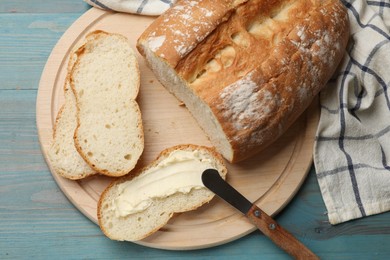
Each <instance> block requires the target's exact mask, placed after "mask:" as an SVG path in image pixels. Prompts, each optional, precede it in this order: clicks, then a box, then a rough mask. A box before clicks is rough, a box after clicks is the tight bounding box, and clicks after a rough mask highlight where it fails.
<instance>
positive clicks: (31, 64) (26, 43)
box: [0, 13, 81, 89]
mask: <svg viewBox="0 0 390 260" xmlns="http://www.w3.org/2000/svg"><path fill="white" fill-rule="evenodd" d="M80 15H81V14H78V13H77V14H67V15H66V16H60V15H58V14H17V15H10V14H0V24H1V26H0V71H1V74H0V82H1V89H37V88H38V83H39V79H40V76H41V73H42V70H43V67H44V65H45V63H46V60H47V58H48V57H49V54H50V52H51V50H52V48H53V47H54V45H55V44H56V42H57V41H58V39H59V38H60V37H61V35H62V34H63V33H64V32H65V31H66V30H67V28H68V27H69V26H70V25H71V24H72V23H73V21H74V20H75V19H77V18H78V17H79V16H80Z"/></svg>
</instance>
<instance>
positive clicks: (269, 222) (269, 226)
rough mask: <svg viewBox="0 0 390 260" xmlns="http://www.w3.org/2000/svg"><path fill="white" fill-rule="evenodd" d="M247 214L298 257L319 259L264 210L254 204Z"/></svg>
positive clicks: (282, 246) (266, 232) (278, 243)
mask: <svg viewBox="0 0 390 260" xmlns="http://www.w3.org/2000/svg"><path fill="white" fill-rule="evenodd" d="M246 216H247V217H248V218H249V219H250V220H251V221H252V222H253V223H254V224H255V225H256V226H257V228H258V229H260V231H261V232H263V234H264V235H266V236H267V237H269V238H270V239H271V240H272V241H273V242H274V243H275V244H276V245H278V246H279V247H280V248H282V249H283V250H284V251H286V252H287V253H288V254H289V255H291V256H293V257H294V258H296V259H319V257H318V256H316V255H315V254H314V253H313V252H312V251H310V250H309V249H308V248H307V247H305V245H303V244H302V243H301V242H299V241H298V240H297V239H296V238H295V237H294V236H293V235H291V233H289V232H288V231H287V230H285V229H284V228H282V227H281V226H279V224H278V223H277V222H276V221H275V220H273V219H272V218H271V217H270V216H268V215H267V214H266V213H265V212H264V211H262V210H261V209H260V208H258V207H257V206H256V205H253V206H252V208H251V209H250V210H249V211H248V213H247V214H246Z"/></svg>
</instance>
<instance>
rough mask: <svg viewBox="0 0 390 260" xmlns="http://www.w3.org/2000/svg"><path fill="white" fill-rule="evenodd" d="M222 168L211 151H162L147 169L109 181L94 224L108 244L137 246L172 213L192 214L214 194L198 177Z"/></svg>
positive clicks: (183, 148)
mask: <svg viewBox="0 0 390 260" xmlns="http://www.w3.org/2000/svg"><path fill="white" fill-rule="evenodd" d="M209 168H212V169H216V170H218V172H219V173H220V174H221V176H222V177H223V178H224V179H225V177H226V174H227V169H226V167H225V165H224V161H223V159H222V156H221V155H220V154H218V153H217V152H216V151H215V150H214V149H212V148H208V147H203V146H195V145H179V146H175V147H171V148H168V149H166V150H164V151H162V152H161V154H160V155H159V156H158V158H157V159H156V160H155V161H153V162H152V163H151V164H149V165H148V166H147V167H145V168H143V169H140V170H138V171H134V172H132V173H130V174H129V175H127V176H123V177H121V178H118V179H116V180H114V181H113V182H112V183H111V184H110V185H109V186H108V187H107V188H106V190H105V191H104V192H103V193H102V195H101V197H100V200H99V202H98V212H97V214H98V222H99V226H100V228H101V229H102V231H103V232H104V234H105V235H106V236H108V237H109V238H111V239H113V240H120V241H123V240H125V241H136V240H140V239H143V238H145V237H147V236H149V235H150V234H152V233H154V232H155V231H157V230H159V229H160V228H161V227H162V226H164V225H165V224H166V223H167V222H168V221H169V219H171V217H172V216H173V215H174V213H179V212H185V211H189V210H193V209H196V208H198V207H200V206H201V205H203V204H205V203H207V202H209V201H210V200H211V199H212V198H213V197H214V193H212V192H211V191H209V190H208V189H207V188H206V187H204V186H203V183H202V180H201V174H202V172H203V171H204V170H206V169H209Z"/></svg>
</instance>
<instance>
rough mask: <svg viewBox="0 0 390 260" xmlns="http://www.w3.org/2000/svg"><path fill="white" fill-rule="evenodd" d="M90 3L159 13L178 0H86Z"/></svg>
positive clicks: (100, 6) (143, 12)
mask: <svg viewBox="0 0 390 260" xmlns="http://www.w3.org/2000/svg"><path fill="white" fill-rule="evenodd" d="M84 1H85V2H87V3H88V4H90V5H92V6H94V7H98V8H101V9H105V10H110V11H117V12H125V13H133V14H142V15H159V14H162V13H163V12H164V11H165V10H167V9H168V8H169V7H171V6H172V5H173V4H174V3H175V2H176V0H84Z"/></svg>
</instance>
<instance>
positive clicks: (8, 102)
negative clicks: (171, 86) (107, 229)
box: [0, 0, 390, 259]
mask: <svg viewBox="0 0 390 260" xmlns="http://www.w3.org/2000/svg"><path fill="white" fill-rule="evenodd" d="M42 2H43V1H38V0H31V1H19V2H18V5H19V6H17V7H16V8H17V9H19V10H21V9H22V8H24V6H27V5H31V6H34V8H35V9H31V12H36V14H31V13H18V14H14V13H2V14H0V20H1V23H0V24H1V26H0V45H1V46H0V52H1V53H0V259H33V258H35V259H183V258H184V259H256V258H257V259H290V258H289V256H288V255H287V254H285V253H284V252H283V251H281V250H280V249H279V248H278V247H277V246H275V245H274V244H273V243H272V242H271V241H269V240H268V239H267V238H265V237H264V235H262V234H261V233H260V232H257V231H256V232H253V233H251V234H249V235H247V236H245V237H243V238H241V239H239V240H236V241H234V242H231V243H228V244H225V245H222V246H218V247H214V248H210V249H204V250H196V251H185V252H180V251H165V250H157V249H150V248H147V247H143V246H139V245H136V244H133V243H123V242H114V241H111V240H109V239H108V238H106V237H104V236H103V235H102V234H101V231H100V229H99V228H98V227H97V226H96V225H95V224H94V223H92V222H91V221H90V220H89V219H87V218H86V217H84V215H82V214H81V213H80V212H79V211H78V210H77V209H76V208H75V207H74V206H73V205H72V204H71V203H70V202H69V201H68V200H67V199H66V198H65V196H64V195H63V194H62V192H61V191H60V190H59V188H58V186H57V185H56V183H55V181H54V180H53V178H52V176H51V174H50V172H49V170H48V168H47V165H46V163H45V162H44V159H43V157H42V154H41V151H40V147H39V142H38V137H37V129H36V127H35V101H36V89H37V87H38V84H37V83H38V82H39V79H40V76H41V73H42V70H43V66H44V64H45V63H46V61H47V58H48V55H49V53H50V52H51V49H52V48H53V47H54V44H55V43H56V42H57V41H58V39H59V38H60V36H61V35H62V32H54V31H52V30H50V28H49V27H47V28H41V29H36V30H40V33H43V34H42V35H43V37H42V39H41V40H39V34H38V33H37V32H34V30H35V29H31V28H28V25H29V24H30V23H33V22H34V21H40V20H45V21H47V22H49V23H50V22H53V23H58V21H59V20H60V21H61V24H62V25H63V26H64V27H66V28H68V27H69V26H70V25H71V24H72V23H73V22H74V21H75V20H76V19H77V18H78V17H79V16H81V15H82V13H83V12H84V11H83V10H78V11H75V13H60V12H61V4H65V5H68V4H69V5H80V3H81V2H82V0H67V1H58V0H51V1H45V3H44V4H45V5H42ZM49 2H50V3H49ZM65 2H66V3H65ZM13 3H15V1H13V0H2V1H1V4H0V8H3V6H7V5H8V6H11V5H12V4H13ZM46 3H48V5H51V8H53V10H52V12H53V13H49V12H50V10H48V9H46V8H47V5H46ZM51 3H53V4H51ZM82 4H83V3H82ZM2 10H3V12H4V9H2ZM44 10H46V12H48V13H43V11H44ZM66 28H64V30H65V29H66ZM31 35H32V37H30V36H31ZM3 46H7V48H6V49H4V48H3ZM30 52H31V53H30ZM26 53H27V54H26ZM29 53H30V54H29ZM32 53H34V54H32ZM26 55H27V56H26ZM32 57H33V64H32V63H31V62H32V61H31V58H32ZM10 60H11V61H13V64H14V65H13V67H12V68H9V69H5V68H7V66H8V62H9V61H10ZM5 83H6V84H5ZM325 212H326V209H325V206H324V203H323V201H322V198H321V194H320V191H319V187H318V183H317V180H316V176H315V171H314V169H312V170H311V172H310V173H309V176H308V178H307V179H306V181H305V183H304V184H303V186H302V188H301V189H300V191H299V192H298V194H297V195H296V196H295V197H294V199H293V200H292V201H291V202H290V204H289V205H288V206H287V207H286V208H285V209H284V210H283V211H282V212H281V213H280V214H278V216H277V217H276V220H277V221H278V222H279V223H280V224H281V225H282V226H283V227H285V228H286V229H287V230H289V231H290V232H291V233H293V235H294V236H296V237H297V238H298V239H299V240H300V241H302V242H303V243H304V244H305V245H306V246H308V247H309V248H310V249H311V250H312V251H313V252H314V253H316V254H318V255H319V256H320V258H321V259H388V258H389V256H390V213H383V214H379V215H375V216H370V217H368V218H364V219H359V220H355V221H350V222H347V223H344V224H340V225H337V226H332V225H330V224H329V223H328V222H327V216H326V213H325Z"/></svg>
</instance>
